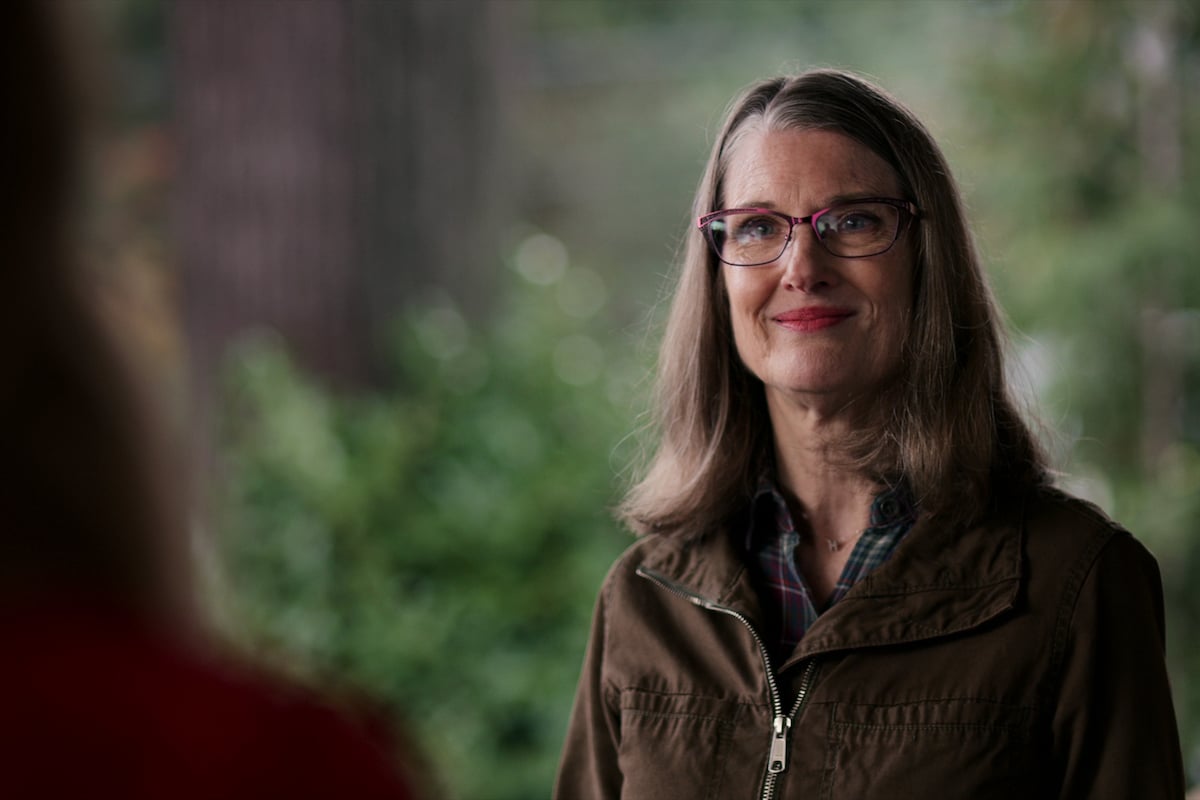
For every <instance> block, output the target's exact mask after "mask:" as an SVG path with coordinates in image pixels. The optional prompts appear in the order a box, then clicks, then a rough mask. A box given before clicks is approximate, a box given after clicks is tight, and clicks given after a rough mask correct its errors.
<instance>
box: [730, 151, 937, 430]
mask: <svg viewBox="0 0 1200 800" xmlns="http://www.w3.org/2000/svg"><path fill="white" fill-rule="evenodd" d="M724 194H725V207H726V208H734V207H765V208H771V209H775V210H778V211H782V212H784V213H785V214H788V215H790V216H794V217H806V216H808V215H809V214H812V213H813V212H815V211H819V210H821V209H824V208H827V207H829V206H831V205H833V204H835V203H837V202H839V201H842V200H846V199H855V198H863V197H890V198H897V199H904V196H903V194H902V193H901V188H900V181H899V178H898V177H897V175H896V173H895V172H894V171H893V170H892V168H891V167H890V166H888V164H887V163H886V162H885V161H883V159H881V158H880V157H879V156H877V155H876V154H875V153H873V152H872V151H871V150H869V149H868V148H866V147H864V146H863V145H861V144H859V143H858V142H856V141H854V140H853V139H850V138H848V137H846V136H844V135H842V134H840V133H834V132H832V131H821V130H789V131H765V130H752V131H748V132H747V133H746V135H745V136H744V137H743V138H742V139H741V141H740V142H739V143H738V144H737V145H736V146H735V149H734V150H733V152H732V154H731V158H730V162H729V169H728V172H727V174H726V177H725V192H724ZM908 235H909V233H907V232H905V233H902V234H901V238H900V240H899V241H897V242H896V244H895V245H893V246H892V248H891V249H890V250H888V251H887V252H886V253H883V254H880V255H876V256H871V257H868V258H838V257H837V256H834V255H832V254H830V253H829V252H828V251H826V250H825V249H824V247H822V245H821V243H820V242H819V241H818V240H817V237H816V235H815V234H814V233H813V230H812V227H811V226H810V225H807V224H798V225H796V227H795V230H794V232H793V234H792V241H791V243H790V244H788V246H787V249H786V250H784V252H783V255H782V256H780V257H779V258H778V259H776V260H775V261H772V262H770V263H768V264H765V265H763V266H759V267H734V266H729V265H727V264H722V269H723V277H724V282H725V287H726V291H727V293H728V299H729V311H730V318H731V320H732V324H733V337H734V342H735V343H736V345H737V351H738V354H739V356H740V357H741V359H742V362H743V363H744V364H745V365H746V368H747V369H749V370H750V371H751V372H752V373H753V374H754V375H756V376H757V377H758V378H759V379H760V380H761V381H762V382H763V384H764V386H765V387H766V392H767V400H768V404H769V405H770V407H771V408H772V409H775V408H777V407H778V404H779V403H780V402H789V403H792V404H799V405H801V406H804V407H807V408H811V409H814V410H818V411H821V412H822V413H829V414H832V413H836V412H837V411H839V410H841V409H842V408H844V407H845V406H846V404H847V403H848V402H850V401H852V400H854V399H856V398H859V397H870V395H871V394H872V393H874V392H875V391H877V390H878V389H880V388H881V387H882V386H883V384H884V383H886V382H887V381H888V380H889V379H890V378H892V377H893V376H894V375H895V373H896V371H897V369H898V367H899V364H900V360H901V352H902V348H903V346H904V339H905V336H906V334H907V332H908V327H909V319H910V316H911V304H912V291H913V256H912V248H911V246H910V243H909V242H908Z"/></svg>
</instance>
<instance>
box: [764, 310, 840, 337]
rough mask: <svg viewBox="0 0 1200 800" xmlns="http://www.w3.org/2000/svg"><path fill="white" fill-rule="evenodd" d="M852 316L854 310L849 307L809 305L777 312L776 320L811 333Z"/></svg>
mask: <svg viewBox="0 0 1200 800" xmlns="http://www.w3.org/2000/svg"><path fill="white" fill-rule="evenodd" d="M852 316H854V312H853V311H852V310H851V309H848V308H837V307H835V306H809V307H807V308H794V309H792V310H791V311H784V312H783V313H782V314H777V315H776V316H775V322H776V323H778V324H779V325H780V326H782V327H784V328H787V329H788V330H790V331H798V332H800V333H811V332H813V331H820V330H824V329H825V328H831V327H833V326H834V325H837V324H838V323H839V322H841V321H842V320H844V319H848V318H849V317H852Z"/></svg>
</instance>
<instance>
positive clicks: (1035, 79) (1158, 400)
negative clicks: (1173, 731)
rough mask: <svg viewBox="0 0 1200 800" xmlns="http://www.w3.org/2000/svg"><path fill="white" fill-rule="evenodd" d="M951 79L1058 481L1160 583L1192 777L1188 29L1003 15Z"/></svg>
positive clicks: (1191, 13) (1041, 10) (1193, 126)
mask: <svg viewBox="0 0 1200 800" xmlns="http://www.w3.org/2000/svg"><path fill="white" fill-rule="evenodd" d="M1005 13H1006V17H1007V20H1006V21H1007V25H1006V27H1005V31H1006V33H1005V34H1004V35H1003V37H1002V38H1001V40H1000V42H1001V44H1002V45H1003V46H997V47H990V48H987V49H984V50H981V51H980V52H979V53H978V55H977V56H976V57H975V58H974V59H973V63H972V64H971V69H970V70H967V71H965V72H964V74H963V75H964V77H963V86H962V89H963V92H962V95H963V97H964V98H965V99H966V100H967V102H968V106H967V108H968V111H969V112H973V116H974V127H973V129H972V130H973V135H974V136H975V138H976V142H975V143H974V145H973V147H972V149H971V150H970V151H968V153H967V158H966V163H967V171H968V173H969V174H974V175H975V176H976V178H975V180H974V181H972V183H974V184H976V185H977V187H978V188H977V190H976V192H975V197H974V198H973V200H974V201H975V205H976V206H977V207H978V208H980V209H982V212H981V213H980V216H981V217H982V218H984V219H986V220H988V222H989V225H990V228H989V230H988V234H987V236H986V239H985V241H986V243H987V245H988V247H987V249H988V250H993V251H998V253H999V258H998V264H997V267H998V268H997V270H996V272H995V275H996V278H997V287H998V291H999V294H1000V295H1001V297H1002V299H1003V300H1004V301H1005V304H1006V306H1007V308H1008V309H1009V310H1010V311H1011V313H1012V315H1013V318H1014V319H1015V320H1016V321H1017V323H1018V325H1019V327H1020V328H1021V329H1022V330H1023V331H1024V332H1025V333H1026V334H1028V335H1029V336H1030V337H1032V338H1033V339H1035V340H1037V341H1039V342H1041V343H1042V345H1043V346H1044V348H1045V349H1046V350H1047V351H1048V352H1049V354H1050V355H1049V357H1048V359H1047V361H1048V369H1047V370H1046V372H1047V375H1046V376H1045V380H1044V381H1043V385H1042V387H1041V388H1042V393H1043V395H1044V398H1045V408H1046V410H1047V411H1049V412H1050V413H1051V414H1053V415H1054V417H1055V421H1056V422H1057V423H1059V427H1063V428H1065V429H1066V430H1067V431H1068V432H1069V433H1070V434H1071V437H1072V441H1071V442H1070V446H1069V450H1068V452H1066V453H1065V454H1064V458H1063V459H1062V463H1061V466H1062V467H1063V469H1064V470H1065V471H1066V472H1067V473H1068V475H1070V476H1073V477H1075V478H1083V479H1085V482H1084V483H1082V484H1080V485H1077V486H1075V487H1074V488H1077V489H1079V488H1082V489H1090V490H1091V491H1090V492H1088V493H1090V494H1091V495H1092V497H1093V499H1095V500H1097V501H1099V502H1100V503H1101V504H1102V505H1104V506H1105V507H1106V509H1107V510H1108V511H1110V513H1112V514H1113V515H1114V516H1115V517H1116V518H1117V519H1118V520H1119V521H1120V522H1122V523H1123V524H1124V525H1126V526H1127V527H1129V528H1130V530H1132V531H1133V532H1134V534H1135V535H1137V536H1138V537H1139V538H1140V539H1141V540H1142V541H1143V542H1145V543H1146V544H1147V545H1148V546H1149V547H1150V549H1151V550H1152V551H1153V552H1154V554H1155V556H1156V557H1157V558H1158V561H1159V564H1160V566H1161V568H1162V571H1163V581H1164V593H1165V596H1166V606H1167V609H1166V610H1167V628H1168V643H1167V644H1168V650H1167V652H1168V660H1169V664H1170V666H1171V668H1172V678H1173V689H1174V693H1175V698H1176V702H1177V708H1178V710H1179V716H1180V728H1181V732H1182V735H1183V739H1184V752H1185V756H1186V757H1187V761H1188V766H1189V768H1190V771H1191V777H1192V778H1193V780H1195V779H1197V778H1200V673H1198V672H1197V671H1196V665H1197V664H1200V593H1197V591H1196V589H1195V581H1194V578H1193V577H1192V576H1194V575H1195V569H1196V568H1197V566H1198V565H1200V538H1198V537H1197V535H1196V531H1197V530H1198V529H1200V272H1197V270H1196V269H1195V265H1194V262H1195V253H1196V252H1197V251H1198V250H1200V228H1197V226H1196V225H1195V224H1194V220H1195V218H1196V215H1197V212H1198V211H1200V194H1198V193H1197V191H1196V188H1195V187H1196V186H1197V185H1200V184H1198V179H1200V162H1198V161H1197V160H1196V159H1195V158H1194V155H1195V148H1194V147H1189V143H1191V142H1194V141H1196V137H1197V135H1200V107H1198V106H1197V105H1196V104H1195V94H1194V92H1193V91H1192V86H1191V84H1189V83H1188V79H1187V78H1185V77H1181V76H1186V75H1189V74H1194V72H1195V70H1196V68H1197V66H1198V65H1200V15H1198V14H1197V13H1196V10H1195V9H1194V8H1192V7H1190V6H1189V5H1188V4H1185V3H1174V2H1156V3H1143V2H1138V0H1114V1H1113V2H1110V3H1103V4H1100V3H1095V4H1092V3H1064V4H1057V5H1054V6H1049V5H1047V4H1041V3H1034V2H1021V3H1014V4H1012V5H1011V6H1010V7H1009V8H1008V10H1007V11H1006V12H1005Z"/></svg>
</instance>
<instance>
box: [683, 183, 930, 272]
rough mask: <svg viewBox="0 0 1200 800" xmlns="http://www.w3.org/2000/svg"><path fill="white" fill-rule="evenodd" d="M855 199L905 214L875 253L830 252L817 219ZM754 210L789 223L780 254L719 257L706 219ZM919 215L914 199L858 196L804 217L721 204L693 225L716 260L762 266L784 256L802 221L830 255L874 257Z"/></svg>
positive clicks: (892, 243)
mask: <svg viewBox="0 0 1200 800" xmlns="http://www.w3.org/2000/svg"><path fill="white" fill-rule="evenodd" d="M857 203H883V204H885V205H889V206H892V207H894V208H898V209H899V210H900V211H901V212H903V214H906V215H907V216H901V218H900V222H899V223H898V224H897V225H896V235H895V236H894V237H892V241H891V242H889V243H888V246H887V247H885V248H883V249H882V250H880V251H878V252H876V253H868V254H866V255H861V256H843V255H839V254H837V253H835V252H833V251H832V250H830V249H829V245H827V244H826V243H825V238H824V237H823V236H821V232H820V231H819V230H817V220H818V219H820V218H821V217H822V216H824V215H825V214H827V213H829V212H830V211H833V210H834V209H835V208H840V207H842V206H849V205H855V204H857ZM753 213H757V214H770V215H771V216H774V217H779V218H781V219H785V220H787V221H788V226H789V227H788V235H787V239H785V240H784V242H783V249H781V250H780V251H779V255H777V256H775V257H774V258H771V259H768V260H766V261H756V262H754V263H753V264H734V263H732V262H730V261H726V260H725V259H724V258H722V257H721V253H720V252H719V251H718V249H717V243H716V242H715V241H714V240H713V233H712V226H711V225H709V223H710V222H712V221H713V220H715V219H717V218H718V217H720V216H725V215H729V214H753ZM920 218H921V209H919V208H917V205H916V203H913V202H912V201H911V200H901V199H899V198H896V197H860V198H855V199H853V200H843V201H841V202H838V203H834V204H833V205H831V206H829V207H827V208H822V209H821V210H820V211H814V212H813V213H811V214H809V215H808V216H806V217H793V216H791V215H790V214H785V213H784V212H782V211H780V210H778V209H775V208H757V207H751V208H722V209H719V210H717V211H710V212H709V213H707V214H705V215H703V216H701V217H699V218H698V219H697V220H696V227H697V228H699V229H700V232H701V233H702V234H703V235H704V239H705V241H707V242H708V248H709V250H711V251H712V253H713V255H715V256H716V257H717V260H718V261H720V262H721V263H722V264H729V266H731V267H761V266H765V265H766V264H770V263H771V262H772V261H778V260H779V259H780V258H781V257H782V256H783V254H784V253H786V252H787V248H788V245H789V244H791V243H792V236H793V235H794V234H795V232H796V226H797V225H799V224H801V223H805V224H807V225H808V226H809V227H810V228H812V232H813V235H814V236H816V237H817V242H818V243H819V244H820V245H821V247H822V249H824V250H825V252H826V253H829V255H831V256H833V257H834V258H874V257H875V256H881V255H883V254H884V253H886V252H887V251H889V250H891V249H892V248H893V247H895V246H896V242H898V241H900V235H901V234H903V233H904V232H905V231H906V230H908V228H909V226H910V225H911V224H912V223H913V221H914V220H917V219H920Z"/></svg>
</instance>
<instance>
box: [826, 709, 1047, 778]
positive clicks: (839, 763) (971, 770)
mask: <svg viewBox="0 0 1200 800" xmlns="http://www.w3.org/2000/svg"><path fill="white" fill-rule="evenodd" d="M1033 718H1034V715H1033V709H1032V708H1025V707H1021V706H1013V705H1008V704H1005V703H1000V702H996V701H992V700H981V699H974V698H939V699H932V700H924V701H920V702H913V703H899V704H894V705H873V704H855V703H838V704H836V706H835V707H834V708H833V713H832V715H831V718H830V731H829V733H830V736H829V749H828V750H827V760H826V769H825V786H824V791H823V792H822V796H823V797H825V798H829V800H870V799H871V798H881V799H882V798H887V800H904V799H905V798H930V797H934V798H937V799H938V800H958V799H959V798H962V800H990V799H991V798H996V800H1001V798H1003V800H1011V798H1013V797H1016V796H1019V795H1018V793H1019V792H1026V793H1028V792H1029V790H1031V789H1034V788H1035V787H1036V786H1037V785H1038V783H1037V775H1036V763H1037V761H1036V757H1035V747H1034V743H1033V735H1032V725H1033ZM1035 794H1036V792H1035Z"/></svg>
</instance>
